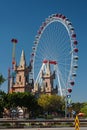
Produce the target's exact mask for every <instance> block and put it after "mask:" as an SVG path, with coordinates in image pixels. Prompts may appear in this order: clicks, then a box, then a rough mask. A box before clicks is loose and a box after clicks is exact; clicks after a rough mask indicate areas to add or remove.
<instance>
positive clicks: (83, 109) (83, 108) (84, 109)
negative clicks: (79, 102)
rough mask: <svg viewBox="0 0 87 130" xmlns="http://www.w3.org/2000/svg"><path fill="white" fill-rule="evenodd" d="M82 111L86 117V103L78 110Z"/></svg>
mask: <svg viewBox="0 0 87 130" xmlns="http://www.w3.org/2000/svg"><path fill="white" fill-rule="evenodd" d="M80 111H81V112H82V113H84V114H85V116H86V117H87V103H84V105H83V107H82V108H81V110H80Z"/></svg>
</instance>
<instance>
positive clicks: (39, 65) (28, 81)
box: [8, 14, 78, 105]
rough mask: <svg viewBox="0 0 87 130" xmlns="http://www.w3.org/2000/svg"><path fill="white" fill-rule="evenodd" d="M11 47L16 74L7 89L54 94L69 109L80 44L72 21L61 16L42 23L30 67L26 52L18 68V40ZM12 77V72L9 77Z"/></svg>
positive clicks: (55, 15) (57, 15) (13, 68)
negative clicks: (62, 97)
mask: <svg viewBox="0 0 87 130" xmlns="http://www.w3.org/2000/svg"><path fill="white" fill-rule="evenodd" d="M12 43H13V55H12V73H13V74H12V76H11V77H12V80H11V83H10V80H8V81H9V83H8V84H9V85H11V86H10V87H8V88H9V92H11V91H12V92H13V91H14V92H17V91H21V92H24V91H30V92H32V93H35V94H36V93H38V94H40V93H45V94H54V93H55V94H58V95H60V96H66V97H67V105H70V97H71V92H72V89H73V86H74V85H75V77H76V75H77V74H76V70H77V68H78V48H77V45H78V42H77V40H76V33H75V29H74V27H73V25H72V23H71V22H70V21H69V19H68V18H67V17H65V16H64V15H62V14H52V15H51V16H49V17H48V18H47V19H46V20H45V22H43V23H42V25H41V26H40V28H39V30H38V32H37V35H36V36H35V41H34V45H33V47H32V53H31V56H30V65H29V66H27V65H26V61H25V56H24V52H23V51H22V55H21V60H20V65H19V66H17V65H16V61H15V47H16V43H17V40H16V39H12ZM9 75H10V70H9V71H8V77H10V76H9ZM14 75H15V76H14ZM14 77H16V79H14ZM23 80H24V81H23Z"/></svg>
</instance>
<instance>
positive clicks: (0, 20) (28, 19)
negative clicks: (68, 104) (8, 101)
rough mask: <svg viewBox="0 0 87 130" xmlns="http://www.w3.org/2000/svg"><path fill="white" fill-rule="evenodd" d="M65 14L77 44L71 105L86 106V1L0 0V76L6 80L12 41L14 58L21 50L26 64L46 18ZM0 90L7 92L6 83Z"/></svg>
mask: <svg viewBox="0 0 87 130" xmlns="http://www.w3.org/2000/svg"><path fill="white" fill-rule="evenodd" d="M54 13H61V14H64V15H65V16H66V17H68V18H69V19H70V21H71V22H72V24H73V26H74V28H75V32H76V34H77V40H78V42H79V45H78V47H79V53H78V54H79V62H78V63H79V67H78V71H77V77H76V83H75V86H74V87H73V92H72V100H73V102H84V101H86V102H87V58H86V57H87V52H86V51H87V0H0V73H2V74H3V76H4V77H5V78H7V75H8V74H7V73H8V67H11V61H12V43H11V42H10V41H11V39H12V38H17V39H18V41H19V42H18V44H17V46H16V58H17V62H19V59H20V54H21V51H22V49H24V51H25V54H26V59H27V63H29V59H30V53H31V51H32V46H33V41H34V39H35V35H36V34H37V30H38V29H39V27H40V26H41V24H42V22H43V21H44V20H45V18H47V17H48V16H49V15H51V14H54ZM1 89H2V90H4V91H7V82H5V83H4V84H3V85H2V86H1Z"/></svg>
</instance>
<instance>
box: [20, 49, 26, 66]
mask: <svg viewBox="0 0 87 130" xmlns="http://www.w3.org/2000/svg"><path fill="white" fill-rule="evenodd" d="M20 66H26V60H25V53H24V51H23V50H22V53H21V58H20Z"/></svg>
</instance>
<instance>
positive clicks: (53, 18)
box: [31, 14, 78, 79]
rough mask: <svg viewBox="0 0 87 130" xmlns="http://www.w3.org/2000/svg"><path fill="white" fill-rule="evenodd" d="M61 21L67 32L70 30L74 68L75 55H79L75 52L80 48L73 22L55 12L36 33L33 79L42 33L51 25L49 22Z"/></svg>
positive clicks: (33, 54)
mask: <svg viewBox="0 0 87 130" xmlns="http://www.w3.org/2000/svg"><path fill="white" fill-rule="evenodd" d="M55 21H57V22H61V24H63V25H64V27H65V28H66V30H67V32H68V35H69V38H70V41H71V55H72V56H71V69H72V68H73V62H74V57H75V56H77V54H74V53H77V52H78V49H77V40H76V34H75V31H74V28H73V26H72V24H71V22H70V21H69V20H68V19H67V18H66V17H65V16H64V15H61V14H54V15H51V16H49V17H48V19H46V20H45V22H44V23H42V26H41V27H40V29H39V31H38V33H37V35H36V38H35V42H34V47H35V49H34V47H33V49H34V50H33V53H32V56H33V58H31V60H33V63H32V67H33V72H32V73H33V79H35V78H34V63H35V56H36V52H37V47H38V44H39V41H40V38H41V36H42V34H43V33H44V30H45V29H46V28H47V26H49V24H51V23H52V22H55ZM71 73H72V72H70V75H71Z"/></svg>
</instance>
